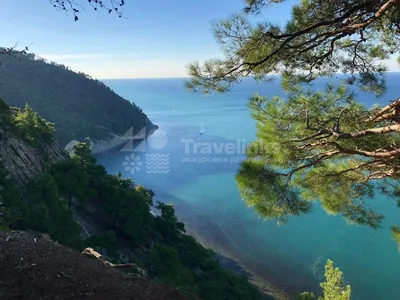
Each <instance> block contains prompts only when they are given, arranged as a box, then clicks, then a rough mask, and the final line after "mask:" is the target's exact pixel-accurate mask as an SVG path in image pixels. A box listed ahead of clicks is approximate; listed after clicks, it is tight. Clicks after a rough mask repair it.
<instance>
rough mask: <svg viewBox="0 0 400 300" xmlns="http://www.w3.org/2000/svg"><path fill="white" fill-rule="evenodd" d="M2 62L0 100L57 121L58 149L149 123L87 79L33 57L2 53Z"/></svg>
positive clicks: (103, 87)
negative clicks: (27, 105) (27, 106)
mask: <svg viewBox="0 0 400 300" xmlns="http://www.w3.org/2000/svg"><path fill="white" fill-rule="evenodd" d="M0 63H1V67H0V86H1V88H0V97H2V98H3V99H5V100H6V102H7V103H8V104H9V105H11V106H17V107H19V108H23V107H24V106H25V104H26V103H27V102H28V103H29V105H30V106H31V107H32V108H33V110H35V111H37V112H39V113H40V114H41V115H42V116H43V117H44V118H46V119H47V120H49V121H50V122H54V123H56V127H57V128H56V129H57V130H56V133H55V138H56V140H57V141H58V142H59V143H60V144H61V146H65V145H66V144H67V143H69V142H70V141H72V140H74V139H75V140H83V139H84V138H86V137H90V138H91V139H92V140H100V139H105V138H107V137H110V135H111V134H118V135H123V134H124V133H125V132H126V131H127V130H129V129H130V128H131V127H133V131H134V133H135V132H138V131H139V130H140V129H142V128H143V127H144V126H146V125H151V122H150V121H149V120H148V118H147V116H146V115H145V114H144V113H143V111H142V110H141V109H140V108H139V107H137V106H135V105H134V104H132V103H131V102H129V101H127V100H125V99H123V98H122V97H120V96H119V95H117V94H116V93H115V92H114V91H112V90H111V89H110V88H109V87H107V86H106V85H104V84H103V83H102V82H100V81H98V80H94V79H92V78H91V77H89V76H88V75H85V74H83V73H76V72H73V71H71V70H70V69H68V68H67V67H65V66H63V65H59V64H56V63H47V62H46V61H45V60H43V59H39V58H37V57H35V55H34V54H24V53H17V54H15V55H1V56H0Z"/></svg>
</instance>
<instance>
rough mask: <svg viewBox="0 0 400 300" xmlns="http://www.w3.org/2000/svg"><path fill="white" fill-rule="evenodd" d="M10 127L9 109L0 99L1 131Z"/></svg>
mask: <svg viewBox="0 0 400 300" xmlns="http://www.w3.org/2000/svg"><path fill="white" fill-rule="evenodd" d="M11 126H12V118H11V109H10V107H9V106H8V105H7V104H6V103H5V102H4V101H3V99H1V98H0V128H1V129H2V130H10V128H11Z"/></svg>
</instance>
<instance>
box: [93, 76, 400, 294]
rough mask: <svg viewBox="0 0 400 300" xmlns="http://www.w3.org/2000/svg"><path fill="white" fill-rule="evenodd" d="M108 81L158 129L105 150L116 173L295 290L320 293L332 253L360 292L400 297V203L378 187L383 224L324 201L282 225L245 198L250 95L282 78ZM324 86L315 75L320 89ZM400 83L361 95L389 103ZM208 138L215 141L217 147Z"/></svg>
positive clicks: (275, 90) (274, 87) (211, 240)
mask: <svg viewBox="0 0 400 300" xmlns="http://www.w3.org/2000/svg"><path fill="white" fill-rule="evenodd" d="M105 83H106V84H107V85H109V86H110V87H111V88H112V89H114V90H115V91H116V92H117V93H118V94H120V95H121V96H123V97H125V98H126V99H128V100H130V101H133V102H135V103H136V104H137V105H138V106H140V107H141V108H142V109H143V111H144V112H145V113H146V114H147V115H148V116H149V117H150V119H151V120H152V121H153V122H154V123H155V124H157V125H159V127H160V129H159V130H158V131H156V132H155V133H154V134H153V135H152V136H151V137H150V138H149V140H148V141H147V143H142V144H141V145H140V146H139V147H138V148H136V149H135V151H131V150H132V149H130V148H129V145H128V146H127V147H126V149H125V150H126V151H119V152H116V153H111V154H104V155H101V156H99V157H98V159H99V162H100V163H102V164H104V165H105V166H106V167H107V169H108V171H109V172H111V173H117V172H118V171H121V172H122V173H123V175H124V176H126V177H132V178H133V179H134V181H136V182H137V183H140V184H143V185H145V186H147V187H149V188H151V189H152V190H154V191H155V192H156V194H157V200H160V201H164V202H172V203H174V204H175V208H176V211H177V215H178V217H179V218H180V219H181V220H183V221H184V222H185V223H186V224H187V226H188V228H190V231H191V232H193V233H195V234H196V235H198V236H199V237H200V238H201V239H202V240H203V241H204V242H205V244H207V245H209V246H212V247H214V248H215V249H216V250H218V251H220V252H222V253H225V254H228V255H230V256H231V257H233V258H235V259H237V260H239V261H240V262H241V263H242V264H243V265H245V266H246V267H247V268H249V269H250V270H252V271H253V272H256V273H257V274H258V275H259V276H262V277H263V278H266V279H267V280H268V281H270V282H272V283H274V284H276V285H277V286H279V287H280V288H282V289H284V290H286V291H289V292H291V293H294V292H296V293H297V292H301V291H303V290H312V291H317V292H318V291H319V288H318V284H319V282H320V281H322V280H323V274H324V264H325V262H326V260H327V259H328V258H330V259H332V260H333V261H334V263H335V264H336V265H337V266H339V267H340V268H341V269H342V271H343V272H344V275H345V279H346V280H347V281H348V282H350V283H351V285H352V289H353V295H354V297H353V299H362V300H375V299H387V300H391V299H393V300H395V299H400V289H399V287H398V283H399V282H400V254H399V251H398V249H397V246H396V244H395V243H394V241H393V240H392V239H391V236H390V230H389V228H390V225H392V224H393V223H395V222H396V221H397V222H400V214H399V212H400V211H399V210H398V209H397V208H396V205H395V203H394V201H393V200H390V199H385V198H383V197H381V196H379V195H377V197H376V199H374V200H373V202H372V204H373V205H374V206H375V207H376V209H377V210H378V211H379V212H382V213H384V214H385V215H386V219H385V221H384V226H383V228H382V229H379V230H372V229H369V228H365V227H357V226H350V225H347V224H346V222H345V221H344V219H343V218H341V217H340V216H328V215H327V214H326V213H325V212H324V211H323V210H322V209H321V207H320V205H319V204H318V203H316V204H315V205H314V207H313V212H312V213H311V214H309V215H307V216H301V217H296V218H292V219H289V222H288V223H287V224H285V225H284V226H278V225H277V224H276V222H274V221H265V220H263V219H261V218H259V217H258V216H257V215H256V214H255V213H254V211H253V210H252V209H250V208H248V207H247V206H246V205H245V203H244V202H243V201H242V200H241V199H240V197H239V193H238V190H237V187H236V183H235V180H234V175H235V172H236V170H237V168H238V163H239V161H240V160H241V159H243V154H242V153H241V152H242V148H244V146H245V144H246V143H248V142H250V141H252V139H253V138H254V137H255V123H254V121H253V120H252V118H251V116H250V111H249V109H248V107H247V103H248V98H249V97H251V96H252V94H253V93H254V92H259V93H261V94H264V95H271V96H272V95H276V94H281V95H283V93H282V91H281V89H280V85H279V81H276V82H273V83H268V84H264V85H256V84H255V83H254V82H251V81H247V82H245V83H242V84H241V85H239V86H237V87H235V88H234V89H233V90H232V91H231V92H229V93H226V94H222V95H212V96H208V97H206V96H201V95H197V94H193V93H190V92H188V91H187V90H185V88H184V86H183V80H182V79H137V80H107V81H105ZM323 84H324V82H322V81H320V82H317V84H316V88H319V87H322V86H323ZM399 84H400V73H392V74H389V75H388V93H387V94H386V95H385V96H384V97H383V98H381V99H376V98H375V97H374V96H373V95H366V94H363V93H359V98H360V99H361V100H362V101H363V102H364V103H366V104H369V105H371V104H373V103H376V102H381V103H387V102H388V101H390V100H394V99H395V98H396V97H398V87H399ZM195 143H202V144H199V145H195ZM205 143H209V144H210V145H211V147H214V148H212V149H211V150H212V151H211V153H210V152H207V150H209V149H206V148H205V147H206V146H204V145H205ZM204 151H205V152H204ZM133 160H134V161H136V165H137V168H136V169H134V168H133V166H132V165H133V163H131V162H132V161H133ZM139 164H140V165H139ZM155 166H157V167H155ZM131 170H133V171H134V172H130V171H131Z"/></svg>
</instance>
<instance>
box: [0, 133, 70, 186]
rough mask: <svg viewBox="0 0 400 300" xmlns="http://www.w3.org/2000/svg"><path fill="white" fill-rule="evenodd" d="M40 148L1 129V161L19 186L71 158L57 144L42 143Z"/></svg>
mask: <svg viewBox="0 0 400 300" xmlns="http://www.w3.org/2000/svg"><path fill="white" fill-rule="evenodd" d="M39 147H40V148H37V147H33V146H31V145H29V143H27V142H25V141H23V140H21V139H19V138H17V137H16V136H15V135H14V134H12V133H11V132H6V131H3V130H1V129H0V160H1V161H2V163H3V164H4V166H5V168H6V169H7V170H8V171H9V172H10V173H11V175H12V176H13V177H14V178H15V180H16V181H17V183H18V185H19V186H23V185H25V184H27V183H28V182H29V180H31V179H33V178H35V176H37V175H39V174H41V173H43V172H44V171H45V169H46V167H47V166H49V165H51V164H53V163H57V162H60V161H63V160H65V159H67V158H68V157H69V156H68V154H67V153H66V152H65V151H64V150H63V149H62V148H61V147H60V146H59V145H58V144H57V143H55V142H52V143H47V142H44V141H40V146H39Z"/></svg>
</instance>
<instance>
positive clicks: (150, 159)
mask: <svg viewBox="0 0 400 300" xmlns="http://www.w3.org/2000/svg"><path fill="white" fill-rule="evenodd" d="M145 165H146V172H147V173H149V174H167V173H169V171H170V169H169V168H170V161H169V154H146V164H145Z"/></svg>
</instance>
